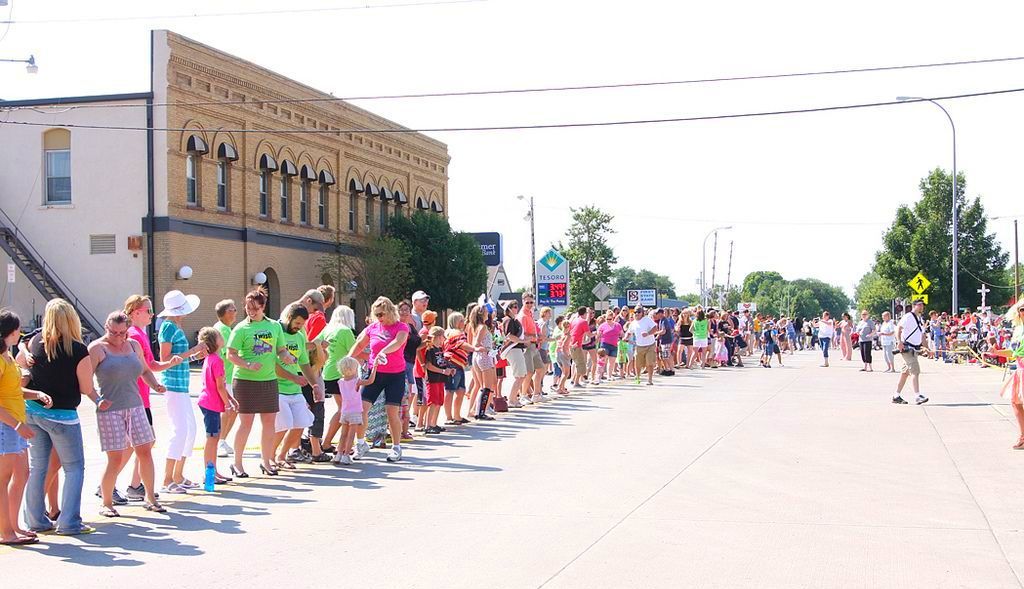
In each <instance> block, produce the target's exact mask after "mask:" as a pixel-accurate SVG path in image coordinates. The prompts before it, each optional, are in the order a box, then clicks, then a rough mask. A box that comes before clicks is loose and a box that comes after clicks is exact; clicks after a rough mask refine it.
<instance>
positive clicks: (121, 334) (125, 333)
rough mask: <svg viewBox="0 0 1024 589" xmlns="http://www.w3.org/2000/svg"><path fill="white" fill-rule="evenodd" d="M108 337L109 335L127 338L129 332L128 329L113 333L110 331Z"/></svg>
mask: <svg viewBox="0 0 1024 589" xmlns="http://www.w3.org/2000/svg"><path fill="white" fill-rule="evenodd" d="M107 335H109V336H110V337H125V336H126V335H128V330H127V329H126V330H124V331H111V330H109V329H108V330H107Z"/></svg>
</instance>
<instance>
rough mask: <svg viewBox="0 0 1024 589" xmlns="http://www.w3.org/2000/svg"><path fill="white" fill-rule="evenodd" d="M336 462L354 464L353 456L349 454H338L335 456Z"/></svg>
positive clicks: (347, 464)
mask: <svg viewBox="0 0 1024 589" xmlns="http://www.w3.org/2000/svg"><path fill="white" fill-rule="evenodd" d="M334 464H344V465H346V466H349V465H351V464H352V457H351V456H349V455H348V454H337V455H335V456H334Z"/></svg>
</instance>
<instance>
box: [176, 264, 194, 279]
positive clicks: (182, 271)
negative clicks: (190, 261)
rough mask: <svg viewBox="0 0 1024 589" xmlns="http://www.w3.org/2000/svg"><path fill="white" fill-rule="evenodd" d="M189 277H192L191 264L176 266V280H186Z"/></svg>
mask: <svg viewBox="0 0 1024 589" xmlns="http://www.w3.org/2000/svg"><path fill="white" fill-rule="evenodd" d="M189 278H192V266H182V267H181V268H178V280H188V279H189Z"/></svg>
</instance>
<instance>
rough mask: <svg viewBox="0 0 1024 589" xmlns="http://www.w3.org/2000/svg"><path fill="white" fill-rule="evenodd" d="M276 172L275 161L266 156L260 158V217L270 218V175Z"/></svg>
mask: <svg viewBox="0 0 1024 589" xmlns="http://www.w3.org/2000/svg"><path fill="white" fill-rule="evenodd" d="M274 170H277V161H275V160H274V158H273V157H271V156H270V155H267V154H263V155H262V156H261V157H260V216H261V217H264V218H268V219H269V218H270V175H271V174H273V173H274Z"/></svg>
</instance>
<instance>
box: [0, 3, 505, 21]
mask: <svg viewBox="0 0 1024 589" xmlns="http://www.w3.org/2000/svg"><path fill="white" fill-rule="evenodd" d="M488 1H489V0H431V1H428V2H400V3H395V4H377V5H372V4H364V5H361V6H326V7H320V8H280V9H276V10H246V11H238V12H203V13H193V14H163V15H148V16H95V17H77V18H42V19H26V20H10V17H8V19H9V20H0V24H19V25H39V24H66V23H96V22H125V21H140V20H170V19H192V18H222V17H228V16H272V15H281V14H309V13H318V12H339V11H342V10H376V9H380V8H410V7H416V6H439V5H444V4H474V3H479V2H488Z"/></svg>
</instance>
